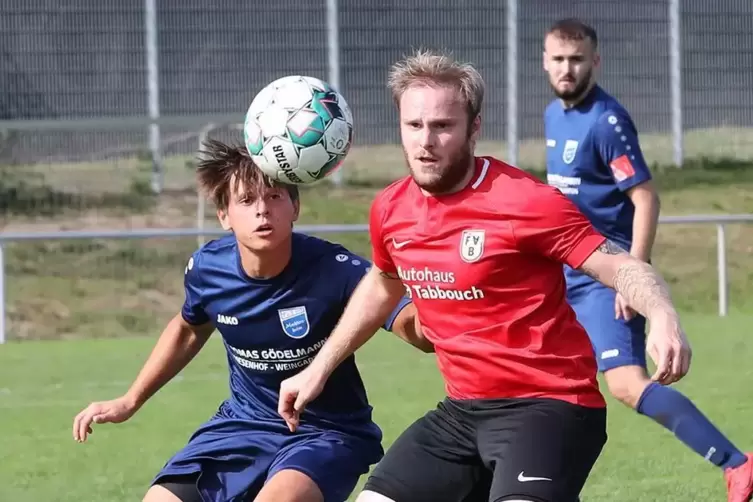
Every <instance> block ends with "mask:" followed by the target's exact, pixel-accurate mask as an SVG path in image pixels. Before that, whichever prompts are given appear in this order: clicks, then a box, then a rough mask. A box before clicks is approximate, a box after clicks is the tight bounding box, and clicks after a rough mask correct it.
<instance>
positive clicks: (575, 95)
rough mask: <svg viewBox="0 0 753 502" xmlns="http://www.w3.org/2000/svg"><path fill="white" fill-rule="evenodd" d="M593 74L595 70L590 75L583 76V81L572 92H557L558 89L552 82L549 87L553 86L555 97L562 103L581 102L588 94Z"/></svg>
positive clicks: (589, 72)
mask: <svg viewBox="0 0 753 502" xmlns="http://www.w3.org/2000/svg"><path fill="white" fill-rule="evenodd" d="M592 74H593V70H589V71H588V73H586V74H585V75H584V76H583V80H581V81H580V82H579V83H578V85H576V86H575V87H574V88H573V90H572V91H565V92H560V91H558V90H557V87H556V86H555V85H554V84H552V83H551V82H549V85H551V87H552V91H554V95H555V96H557V97H558V98H560V99H561V100H562V101H579V100H580V99H581V98H583V96H584V95H585V94H586V93H587V92H588V87H589V85H590V84H591V75H592Z"/></svg>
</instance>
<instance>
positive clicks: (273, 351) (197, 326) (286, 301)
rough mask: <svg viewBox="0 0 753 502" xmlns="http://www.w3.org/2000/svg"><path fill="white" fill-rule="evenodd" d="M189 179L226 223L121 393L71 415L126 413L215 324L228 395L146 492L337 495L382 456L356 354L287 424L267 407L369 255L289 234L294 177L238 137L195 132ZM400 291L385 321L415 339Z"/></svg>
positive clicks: (315, 346) (77, 427) (300, 497)
mask: <svg viewBox="0 0 753 502" xmlns="http://www.w3.org/2000/svg"><path fill="white" fill-rule="evenodd" d="M198 177H199V184H200V185H201V188H202V189H203V190H204V192H206V193H207V195H208V196H209V197H210V198H211V199H212V200H213V201H214V203H215V204H216V206H217V208H218V217H219V220H220V222H221V223H222V226H223V228H224V229H226V230H232V235H228V236H227V237H223V238H220V239H217V240H214V241H211V242H209V243H208V244H206V245H205V246H203V247H202V248H201V249H199V250H198V251H196V252H195V253H194V254H193V256H191V258H190V259H189V260H188V263H187V265H186V266H185V281H184V282H185V303H184V304H183V308H182V311H181V313H179V314H178V315H176V316H175V318H173V319H172V320H171V321H170V323H169V324H168V325H167V327H166V328H165V330H164V331H163V333H162V335H161V337H160V338H159V340H158V342H157V344H156V346H155V348H154V350H153V352H152V354H151V356H150V357H149V359H148V360H147V362H146V364H145V365H144V367H143V369H142V370H141V372H140V374H139V375H138V377H137V378H136V380H135V382H134V383H133V385H132V386H131V388H130V389H129V390H128V392H127V393H126V394H125V395H124V396H122V397H120V398H118V399H114V400H112V401H105V402H98V403H92V404H90V405H89V406H88V407H87V408H86V409H84V410H83V411H82V412H81V413H79V414H78V415H77V416H76V418H75V420H74V423H73V436H74V439H76V440H78V441H85V440H86V438H87V435H88V434H90V433H91V432H92V430H91V425H92V424H93V423H98V424H99V423H106V422H112V423H119V422H123V421H125V420H127V419H128V418H130V417H131V416H132V415H133V414H134V413H136V411H137V410H138V409H139V408H141V406H143V404H144V403H145V402H146V401H147V399H149V398H150V397H151V396H152V395H154V394H155V393H156V392H157V391H158V390H159V389H160V388H161V387H162V386H164V385H165V384H166V383H167V382H168V381H169V380H170V379H171V378H173V377H174V376H175V375H177V374H178V373H179V372H180V371H181V370H182V369H183V368H184V367H185V366H186V365H187V364H188V363H189V362H190V361H191V359H192V358H193V357H194V356H195V355H196V354H197V353H198V352H199V351H200V350H201V348H202V347H203V345H204V344H205V343H206V341H207V339H208V338H209V336H210V334H211V333H212V332H213V331H214V330H215V329H217V330H218V331H219V332H220V334H221V336H222V340H223V343H224V345H225V348H226V351H227V360H228V365H229V371H230V398H229V399H227V400H226V401H224V402H223V403H222V404H221V405H220V407H219V409H218V410H217V412H216V414H215V415H214V416H213V417H212V418H211V419H210V420H209V421H208V422H206V423H204V424H203V425H202V426H201V427H200V428H199V429H198V430H197V431H196V432H195V433H194V434H193V435H192V437H191V438H190V440H189V441H188V444H187V445H186V446H185V448H183V449H182V450H180V451H179V452H178V453H177V454H176V455H174V456H173V457H172V458H171V459H170V460H169V461H168V462H167V464H166V465H165V466H164V468H163V469H162V470H161V471H160V472H159V474H158V475H157V476H156V478H155V479H154V481H153V484H152V486H151V487H150V489H149V490H148V492H147V493H146V496H145V498H144V500H145V501H148V502H168V501H181V502H201V501H216V502H219V501H238V502H240V501H241V500H242V501H244V502H245V501H251V500H255V501H258V502H261V501H274V502H294V501H295V502H341V501H344V500H346V499H347V497H348V495H349V494H350V492H351V491H352V490H353V488H354V487H355V485H356V483H357V482H358V479H359V477H360V476H361V475H362V474H364V473H366V472H367V471H368V470H369V467H370V466H371V465H372V464H374V463H376V462H377V461H378V460H379V459H380V458H381V457H382V455H383V450H382V446H381V439H382V433H381V430H380V429H379V427H378V426H377V425H376V424H375V423H374V422H373V421H372V409H371V406H370V405H369V402H368V400H367V396H366V391H365V389H364V385H363V382H362V380H361V376H360V375H359V372H358V369H357V367H356V363H355V359H354V358H350V359H349V360H348V361H347V362H346V363H344V364H343V365H342V366H341V367H340V368H339V369H338V370H337V372H336V374H335V375H333V377H332V378H331V379H330V380H329V382H328V383H327V387H326V388H325V390H324V392H323V393H322V395H321V397H320V398H319V399H317V400H316V401H315V402H314V403H313V404H312V405H311V406H310V407H309V408H307V413H306V414H305V415H304V416H303V426H302V428H301V429H299V430H298V431H297V432H296V433H295V434H293V433H291V432H290V431H289V430H288V427H287V426H286V424H285V422H284V421H283V419H282V418H281V417H280V416H279V415H278V413H277V403H278V395H279V389H280V383H281V382H282V381H283V380H284V379H285V378H287V377H289V376H292V375H293V374H295V373H297V372H298V371H300V369H301V368H302V367H304V366H306V365H307V364H308V363H309V361H310V360H311V359H312V358H313V357H314V356H315V355H316V353H317V352H318V350H319V348H320V347H321V345H322V344H323V343H324V341H325V339H326V337H327V336H329V334H330V332H332V330H333V329H334V327H335V324H336V323H337V322H338V320H339V318H340V315H341V314H342V312H343V310H344V308H345V305H346V304H347V302H348V300H349V298H350V295H351V293H352V292H353V290H354V289H355V287H356V285H357V284H358V282H359V281H360V280H361V277H362V276H363V275H364V274H365V273H366V271H367V270H368V268H369V266H370V263H369V262H368V261H367V260H364V259H363V258H361V257H359V256H356V255H354V254H353V253H350V252H349V251H348V250H347V249H345V248H343V247H342V246H339V245H336V244H333V243H330V242H327V241H324V240H321V239H318V238H315V237H309V236H305V235H302V234H298V233H294V232H293V229H292V227H293V222H294V221H295V220H296V219H297V217H298V211H299V200H298V190H297V188H296V187H295V186H290V185H279V184H275V183H273V182H271V181H270V180H269V179H268V178H267V177H266V176H264V175H263V174H262V173H261V171H260V170H259V169H258V168H257V167H256V166H255V165H254V164H253V162H252V160H251V158H250V157H249V156H248V154H247V153H246V152H245V149H244V147H242V146H240V147H235V146H228V145H225V144H223V143H220V142H217V141H208V142H207V143H206V144H205V150H204V153H203V157H202V159H201V161H200V163H199V167H198ZM414 320H415V309H414V307H413V305H412V304H411V303H410V302H409V301H408V300H407V299H404V300H403V301H402V302H401V303H400V305H399V306H398V307H397V308H396V309H395V311H393V313H392V314H391V315H390V317H389V318H388V319H387V320H386V323H385V328H386V329H388V330H389V329H391V330H392V331H393V332H394V333H396V334H397V335H398V336H400V337H401V338H403V339H404V340H406V341H408V342H409V343H412V344H414V345H415V346H417V347H419V348H421V349H422V350H424V351H427V352H428V351H430V350H431V344H429V343H428V342H426V341H425V340H423V338H422V337H421V336H420V334H418V331H417V328H416V324H415V323H414Z"/></svg>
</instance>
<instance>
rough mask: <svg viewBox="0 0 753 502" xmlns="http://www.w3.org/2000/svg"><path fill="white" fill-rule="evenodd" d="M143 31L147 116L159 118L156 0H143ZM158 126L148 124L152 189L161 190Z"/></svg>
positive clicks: (161, 174) (161, 166) (161, 169)
mask: <svg viewBox="0 0 753 502" xmlns="http://www.w3.org/2000/svg"><path fill="white" fill-rule="evenodd" d="M144 33H145V35H146V41H145V45H146V68H147V89H148V99H147V102H148V106H149V118H150V119H152V120H158V119H159V115H160V112H159V66H158V64H157V52H158V50H159V48H158V46H157V0H144ZM160 143H161V141H160V127H159V124H157V123H156V122H152V123H151V124H150V125H149V150H150V152H151V156H152V191H153V192H154V193H160V192H162V185H163V178H164V166H163V163H162V147H161V145H160Z"/></svg>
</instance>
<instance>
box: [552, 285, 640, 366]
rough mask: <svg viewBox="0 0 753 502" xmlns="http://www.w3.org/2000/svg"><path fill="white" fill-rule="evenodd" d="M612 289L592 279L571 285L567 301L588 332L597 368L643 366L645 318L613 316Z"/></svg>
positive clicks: (613, 293)
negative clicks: (618, 317) (586, 282)
mask: <svg viewBox="0 0 753 502" xmlns="http://www.w3.org/2000/svg"><path fill="white" fill-rule="evenodd" d="M616 296H617V294H616V293H615V291H614V290H613V289H611V288H608V287H606V286H604V285H603V284H601V283H598V282H596V281H594V282H593V283H591V284H587V285H580V286H579V287H577V288H571V289H569V290H568V293H567V301H568V303H569V304H570V306H571V307H572V308H573V310H574V311H575V315H576V316H577V317H578V322H580V324H581V325H582V326H583V327H584V328H585V329H586V331H587V332H588V337H589V338H590V339H591V345H593V348H594V354H595V356H596V361H597V363H598V365H599V371H602V372H604V371H608V370H611V369H613V368H619V367H621V366H640V367H642V368H645V367H646V319H645V318H644V317H643V316H641V315H640V314H636V315H635V316H634V317H633V318H632V319H630V320H629V321H625V320H624V319H615V317H614V299H615V297H616Z"/></svg>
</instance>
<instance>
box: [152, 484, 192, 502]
mask: <svg viewBox="0 0 753 502" xmlns="http://www.w3.org/2000/svg"><path fill="white" fill-rule="evenodd" d="M142 502H183V501H182V499H181V498H180V497H178V496H177V495H176V494H175V493H173V492H172V491H170V490H169V489H167V488H165V487H164V486H160V485H154V486H152V487H150V488H149V490H147V492H146V495H144V499H143V500H142Z"/></svg>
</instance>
